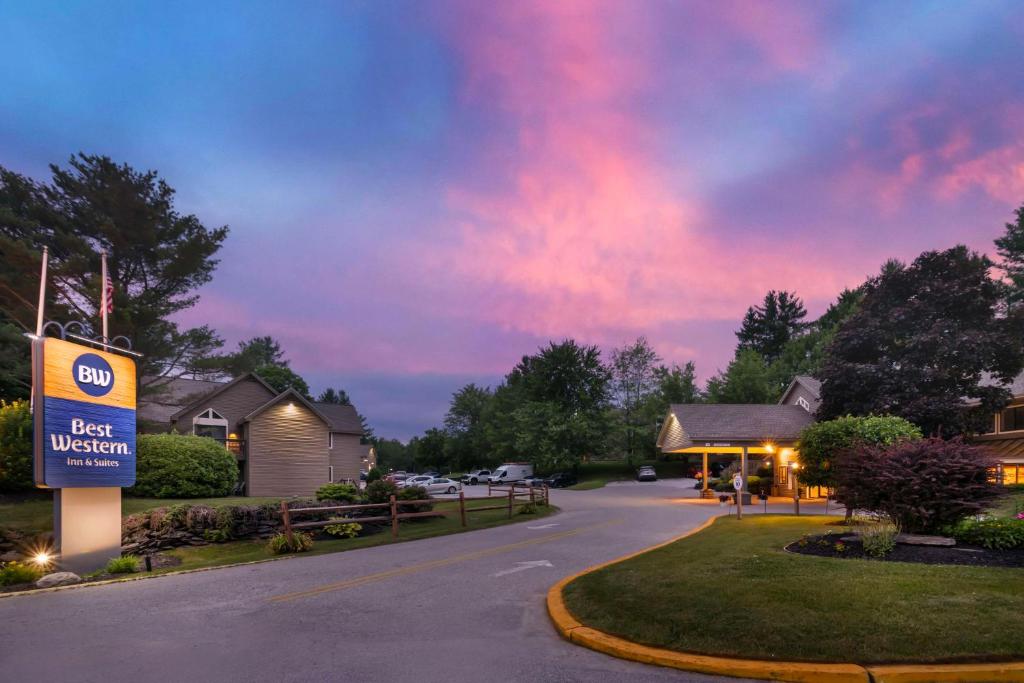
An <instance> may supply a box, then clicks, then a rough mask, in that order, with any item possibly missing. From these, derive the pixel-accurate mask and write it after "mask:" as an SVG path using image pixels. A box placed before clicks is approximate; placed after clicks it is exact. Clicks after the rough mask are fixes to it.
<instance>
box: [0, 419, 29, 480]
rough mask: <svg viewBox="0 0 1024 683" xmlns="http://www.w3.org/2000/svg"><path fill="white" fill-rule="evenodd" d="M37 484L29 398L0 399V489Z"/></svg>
mask: <svg viewBox="0 0 1024 683" xmlns="http://www.w3.org/2000/svg"><path fill="white" fill-rule="evenodd" d="M34 488H35V482H34V481H33V479H32V411H31V410H29V405H28V401H14V402H12V403H7V402H5V401H0V493H13V492H15V491H29V490H31V489H34Z"/></svg>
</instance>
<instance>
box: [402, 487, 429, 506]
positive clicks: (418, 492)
mask: <svg viewBox="0 0 1024 683" xmlns="http://www.w3.org/2000/svg"><path fill="white" fill-rule="evenodd" d="M396 497H397V498H398V500H426V499H427V498H429V495H428V494H427V490H426V489H425V488H423V487H422V486H406V487H405V488H404V489H402V490H401V491H399V492H398V495H397V496H396ZM433 509H434V504H433V503H418V504H416V505H399V506H398V511H399V512H430V511H431V510H433Z"/></svg>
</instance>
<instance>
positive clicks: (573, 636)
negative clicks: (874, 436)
mask: <svg viewBox="0 0 1024 683" xmlns="http://www.w3.org/2000/svg"><path fill="white" fill-rule="evenodd" d="M717 518H718V517H717V516H715V517H712V518H710V519H708V520H707V521H705V522H704V523H703V524H700V525H699V526H697V527H695V528H693V529H691V530H689V531H687V532H686V533H684V534H682V535H680V536H676V537H675V538H672V539H670V540H668V541H665V542H664V543H659V544H657V545H653V546H651V547H649V548H645V549H644V550H640V551H638V552H635V553H630V554H629V555H624V556H623V557H619V558H616V559H614V560H610V561H608V562H604V563H602V564H598V565H594V566H593V567H588V568H587V569H584V570H583V571H581V572H578V573H576V574H573V575H571V576H567V577H565V578H564V579H562V580H561V581H559V582H558V583H556V584H555V585H554V586H552V587H551V588H550V589H548V594H547V608H548V616H549V617H550V618H551V621H552V623H553V624H554V626H555V630H556V631H558V633H559V635H561V636H562V637H563V638H565V639H566V640H568V641H569V642H570V643H573V644H575V645H581V646H583V647H586V648H589V649H591V650H594V651H596V652H601V653H603V654H607V655H611V656H613V657H618V658H619V659H627V660H631V661H634V662H640V663H642V664H653V665H655V666H664V667H668V668H672V669H681V670H683V671H694V672H697V673H702V674H713V675H719V676H732V677H736V678H757V679H763V680H772V681H792V682H794V683H818V682H822V683H847V682H850V683H853V682H858V683H981V682H995V683H1002V682H1004V681H1024V662H1002V663H999V662H985V663H978V664H891V665H874V666H867V667H865V666H861V665H859V664H853V663H842V662H835V663H833V662H820V663H816V662H777V661H766V660H758V659H737V658H733V657H716V656H712V655H700V654H694V653H689V652H678V651H675V650H666V649H663V648H658V647H651V646H648V645H641V644H639V643H634V642H632V641H629V640H626V639H624V638H619V637H617V636H613V635H610V634H608V633H604V632H603V631H599V630H597V629H593V628H590V627H589V626H586V625H584V624H583V623H581V622H580V621H579V620H578V619H576V617H574V616H573V615H572V613H570V612H569V610H568V608H567V607H566V606H565V599H564V596H563V591H564V590H565V587H566V586H568V585H569V584H570V583H572V582H573V581H575V580H576V579H578V578H580V577H581V576H585V575H587V574H590V573H592V572H595V571H597V570H599V569H603V568H604V567H608V566H610V565H613V564H618V563H620V562H624V561H626V560H629V559H631V558H634V557H636V556H638V555H643V554H644V553H648V552H651V551H652V550H657V549H658V548H661V547H664V546H666V545H669V544H672V543H675V542H676V541H679V540H682V539H684V538H686V537H688V536H692V535H694V534H696V533H699V532H701V531H703V530H704V529H706V528H708V527H709V526H711V525H712V524H714V522H715V520H716V519H717Z"/></svg>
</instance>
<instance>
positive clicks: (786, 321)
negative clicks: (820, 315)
mask: <svg viewBox="0 0 1024 683" xmlns="http://www.w3.org/2000/svg"><path fill="white" fill-rule="evenodd" d="M806 315H807V309H805V308H804V304H803V301H801V300H800V297H798V296H797V295H796V294H795V293H793V292H785V291H783V292H777V291H775V290H774V289H773V290H771V291H769V292H768V293H767V294H765V296H764V302H763V303H762V304H761V305H760V306H751V307H750V308H748V309H747V314H746V315H745V316H744V317H743V324H742V326H741V327H740V330H739V332H737V333H736V337H737V339H739V349H740V350H743V349H751V350H753V351H756V352H757V353H759V354H760V355H761V357H762V358H764V360H765V361H766V362H768V363H771V362H772V361H774V360H775V359H776V358H778V357H779V355H780V354H781V353H782V349H783V347H784V346H785V345H786V343H787V342H788V341H789V340H790V339H793V338H794V337H796V336H797V335H798V334H799V333H800V332H801V331H802V330H803V327H804V324H803V319H804V317H805V316H806Z"/></svg>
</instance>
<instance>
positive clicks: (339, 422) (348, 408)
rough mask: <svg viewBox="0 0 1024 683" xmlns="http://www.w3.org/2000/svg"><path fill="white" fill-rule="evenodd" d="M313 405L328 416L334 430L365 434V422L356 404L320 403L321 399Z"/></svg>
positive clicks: (358, 434)
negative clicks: (357, 410) (361, 418)
mask: <svg viewBox="0 0 1024 683" xmlns="http://www.w3.org/2000/svg"><path fill="white" fill-rule="evenodd" d="M313 405H314V406H316V409H317V410H319V411H320V412H321V413H323V414H324V417H326V418H327V420H328V422H329V423H330V425H331V431H332V432H336V433H339V434H355V435H357V436H363V423H362V421H361V420H360V419H359V413H357V412H356V408H355V406H352V405H338V404H336V403H320V402H319V401H318V402H315V403H313Z"/></svg>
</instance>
